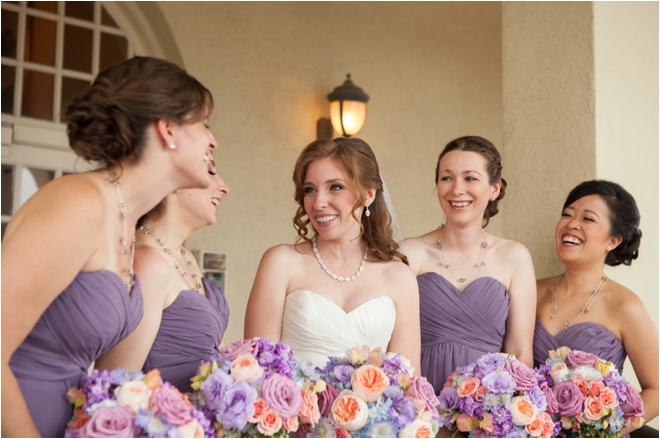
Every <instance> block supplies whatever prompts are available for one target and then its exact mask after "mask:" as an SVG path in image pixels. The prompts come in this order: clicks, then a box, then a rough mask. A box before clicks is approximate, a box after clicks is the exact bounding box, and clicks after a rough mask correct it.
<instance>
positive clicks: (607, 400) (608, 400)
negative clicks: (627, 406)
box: [598, 387, 619, 409]
mask: <svg viewBox="0 0 660 439" xmlns="http://www.w3.org/2000/svg"><path fill="white" fill-rule="evenodd" d="M598 399H599V400H600V403H601V404H602V405H603V407H605V408H606V409H613V408H614V407H616V406H618V405H619V399H618V398H617V397H616V392H615V391H614V389H612V388H611V387H604V388H603V390H601V391H600V393H599V394H598Z"/></svg>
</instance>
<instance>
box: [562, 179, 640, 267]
mask: <svg viewBox="0 0 660 439" xmlns="http://www.w3.org/2000/svg"><path fill="white" fill-rule="evenodd" d="M587 195H599V196H600V197H601V198H602V199H603V201H605V204H607V207H608V209H609V211H610V213H609V219H610V236H621V239H622V240H621V244H619V245H618V246H617V247H616V248H615V249H614V250H612V251H610V252H609V253H608V254H607V256H606V257H605V263H606V264H607V265H611V266H613V267H614V266H617V265H621V264H623V265H631V264H632V261H633V260H635V259H637V257H638V256H639V245H640V243H641V240H642V231H641V230H640V229H639V221H640V219H641V218H640V215H639V209H638V208H637V202H636V201H635V198H633V196H632V195H630V193H629V192H628V191H627V190H625V189H624V188H623V187H622V186H621V185H619V184H617V183H614V182H611V181H607V180H589V181H584V182H582V183H580V184H579V185H577V186H575V187H574V188H573V190H572V191H571V192H570V193H569V194H568V197H567V198H566V202H565V203H564V207H563V208H562V211H563V210H564V209H566V208H567V207H568V206H570V205H571V204H573V203H575V202H576V201H577V200H579V199H580V198H583V197H586V196H587Z"/></svg>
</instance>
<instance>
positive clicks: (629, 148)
mask: <svg viewBox="0 0 660 439" xmlns="http://www.w3.org/2000/svg"><path fill="white" fill-rule="evenodd" d="M594 37H595V62H596V88H595V90H596V145H597V148H596V156H597V160H596V162H597V175H598V178H603V179H606V180H612V181H616V182H617V183H619V184H621V185H622V186H623V187H624V188H626V189H627V190H628V191H629V192H630V193H631V194H632V195H633V196H634V197H635V199H636V200H637V204H638V206H639V210H640V214H641V217H642V220H641V225H640V228H641V229H642V233H643V236H642V244H641V247H640V256H639V258H638V259H637V260H635V261H634V262H633V264H632V266H630V267H625V266H620V267H615V268H611V269H609V270H608V273H609V274H610V276H612V277H613V278H614V279H615V280H616V281H617V282H620V283H621V284H623V285H625V286H627V287H628V288H630V289H631V290H633V291H635V292H636V293H637V294H638V295H639V296H640V297H641V298H642V300H643V301H644V303H645V304H646V307H647V309H648V310H649V311H650V313H651V317H652V318H653V321H654V322H655V325H656V327H657V326H658V3H656V2H649V3H646V2H644V3H642V2H611V3H610V2H597V3H595V4H594ZM624 371H625V376H626V377H627V378H628V379H629V380H631V381H633V382H635V383H636V382H637V381H636V379H635V374H634V371H633V369H632V366H631V364H630V360H628V361H626V365H625V366H624ZM651 425H653V426H654V427H655V428H657V427H658V420H657V419H656V420H655V421H653V423H652V424H651Z"/></svg>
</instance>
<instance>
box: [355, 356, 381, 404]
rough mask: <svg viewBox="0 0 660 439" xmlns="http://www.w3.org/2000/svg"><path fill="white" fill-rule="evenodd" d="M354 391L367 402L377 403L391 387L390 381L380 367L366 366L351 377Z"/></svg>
mask: <svg viewBox="0 0 660 439" xmlns="http://www.w3.org/2000/svg"><path fill="white" fill-rule="evenodd" d="M351 385H352V387H353V391H354V392H355V394H356V395H358V396H359V397H360V398H362V399H364V400H365V401H367V402H376V401H377V400H378V398H379V397H380V395H382V394H383V393H384V392H385V389H387V386H389V385H390V379H389V378H388V377H387V374H386V373H385V372H383V370H382V369H381V368H380V367H376V366H372V365H371V364H365V365H364V366H361V367H360V368H359V369H358V370H356V371H355V372H354V373H353V376H352V377H351Z"/></svg>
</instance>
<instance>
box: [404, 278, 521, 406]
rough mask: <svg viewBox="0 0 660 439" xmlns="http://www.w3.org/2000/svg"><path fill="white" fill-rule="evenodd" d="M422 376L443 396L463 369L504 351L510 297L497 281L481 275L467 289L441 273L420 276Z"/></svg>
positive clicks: (418, 280) (418, 279)
mask: <svg viewBox="0 0 660 439" xmlns="http://www.w3.org/2000/svg"><path fill="white" fill-rule="evenodd" d="M417 284H418V285H419V309H420V317H419V318H420V326H421V330H422V354H421V361H422V370H421V373H422V376H425V377H426V378H427V379H428V381H429V382H430V383H431V384H432V385H433V388H434V389H435V393H436V394H440V391H442V387H443V385H444V383H445V381H446V380H447V377H448V376H449V375H450V374H451V373H452V372H453V371H454V370H455V369H456V368H457V367H458V366H465V365H467V364H469V363H472V362H474V361H476V360H477V359H478V358H479V357H481V356H482V355H484V354H487V353H489V352H500V351H501V350H502V341H503V339H504V332H505V324H506V318H507V316H508V314H509V304H510V301H511V298H510V296H509V292H508V291H507V290H506V288H505V287H504V285H502V284H501V283H500V282H499V281H498V280H497V279H494V278H492V277H480V278H478V279H476V280H474V281H472V282H471V283H470V284H468V285H467V286H466V287H465V289H464V290H463V292H461V291H459V290H458V289H457V288H456V287H455V286H453V285H452V284H451V283H450V282H449V281H447V279H445V278H444V277H442V276H441V275H439V274H438V273H434V272H429V273H424V274H422V275H420V276H418V277H417Z"/></svg>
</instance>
